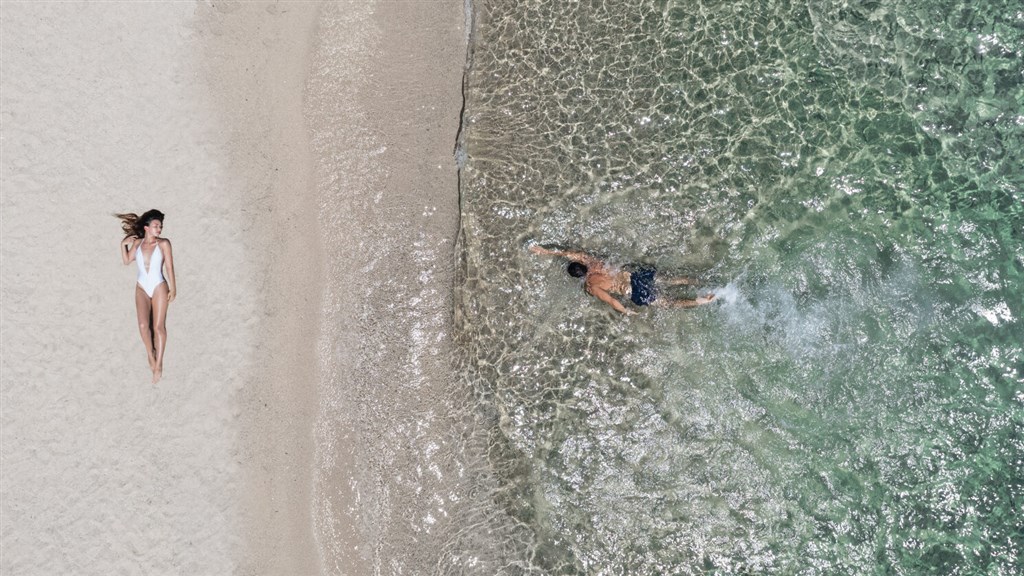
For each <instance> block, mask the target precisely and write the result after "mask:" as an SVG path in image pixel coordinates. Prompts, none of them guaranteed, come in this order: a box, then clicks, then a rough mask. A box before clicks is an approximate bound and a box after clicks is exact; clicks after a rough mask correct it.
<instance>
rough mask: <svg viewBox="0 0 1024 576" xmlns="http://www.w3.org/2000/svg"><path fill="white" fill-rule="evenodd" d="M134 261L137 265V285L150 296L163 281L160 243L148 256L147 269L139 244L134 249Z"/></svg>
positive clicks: (162, 258) (162, 256)
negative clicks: (147, 268)
mask: <svg viewBox="0 0 1024 576" xmlns="http://www.w3.org/2000/svg"><path fill="white" fill-rule="evenodd" d="M135 262H137V263H138V265H139V286H142V289H143V290H145V291H146V295H148V296H149V297H150V298H152V297H153V292H154V291H155V290H156V287H157V286H159V285H161V284H163V283H164V271H163V269H164V254H163V252H161V251H160V245H159V244H157V245H156V247H155V248H153V254H151V255H150V257H149V270H146V262H145V260H144V257H143V256H142V245H141V244H140V245H139V247H138V248H136V249H135Z"/></svg>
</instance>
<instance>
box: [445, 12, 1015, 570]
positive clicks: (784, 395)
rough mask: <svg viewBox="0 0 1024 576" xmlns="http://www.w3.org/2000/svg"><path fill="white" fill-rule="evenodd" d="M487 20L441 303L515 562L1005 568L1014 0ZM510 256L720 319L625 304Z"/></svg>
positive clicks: (559, 566)
mask: <svg viewBox="0 0 1024 576" xmlns="http://www.w3.org/2000/svg"><path fill="white" fill-rule="evenodd" d="M476 10H477V14H478V20H477V26H476V33H475V38H474V50H473V61H472V69H471V70H470V72H469V77H468V84H467V108H466V117H465V118H466V141H465V147H464V152H465V154H466V161H465V167H464V168H465V169H464V171H463V175H462V206H463V219H462V235H463V237H462V254H463V258H464V262H463V265H462V266H463V272H462V277H461V279H460V288H459V290H458V301H457V310H456V314H457V321H458V327H459V335H458V342H459V344H460V347H461V355H460V364H461V369H462V373H463V374H464V377H465V379H466V382H467V384H468V385H469V386H470V387H471V388H472V389H473V391H474V395H475V398H476V402H477V403H478V405H477V409H478V411H479V412H480V413H482V414H485V415H486V416H487V420H486V421H487V422H488V425H489V426H490V429H489V437H490V442H489V446H490V447H491V448H490V455H489V456H490V464H491V466H492V468H493V469H494V470H495V471H496V472H497V474H498V476H499V478H500V485H501V489H500V490H499V491H497V492H496V493H495V494H494V498H495V499H496V500H497V501H499V502H500V504H501V505H502V506H503V507H504V509H505V510H507V511H508V513H509V514H510V515H511V517H512V518H513V519H515V521H516V522H517V523H521V525H522V526H524V527H526V528H527V530H526V532H527V533H528V534H529V535H530V536H529V541H528V542H527V543H526V546H527V548H528V554H527V557H526V559H525V560H524V561H523V563H522V564H520V565H516V566H510V567H509V568H508V571H509V572H510V573H517V572H541V573H551V574H708V573H714V574H1007V575H1009V574H1020V573H1024V516H1022V515H1021V512H1020V511H1021V509H1024V344H1022V343H1024V169H1022V163H1024V66H1022V64H1021V62H1024V7H1022V6H1021V5H1020V4H1019V3H1017V2H1009V1H1007V2H1000V1H991V0H989V1H981V2H975V3H970V4H968V3H961V2H949V1H939V0H924V1H921V2H909V1H900V2H897V1H866V2H850V1H845V2H843V1H821V2H785V1H781V2H773V1H766V2H749V1H735V2H724V3H720V2H699V1H689V0H688V1H680V2H648V1H637V0H607V1H599V0H593V1H591V0H583V1H580V2H570V1H567V2H551V1H538V0H486V1H483V2H478V3H477V6H476ZM530 242H540V243H542V244H545V245H549V246H550V245H555V246H561V247H570V248H578V249H583V250H587V251H589V252H592V253H594V254H597V255H600V256H603V257H606V258H608V259H609V260H611V261H612V262H617V263H622V264H624V263H628V262H648V263H653V264H656V265H657V266H658V267H659V269H661V270H662V271H664V272H666V273H680V274H691V275H694V276H696V277H698V278H700V279H701V280H703V281H704V282H705V287H706V289H707V290H713V291H714V292H715V293H716V294H717V295H718V298H719V302H718V303H716V304H714V305H710V306H705V307H702V308H699V309H696V310H674V311H669V310H654V309H650V310H645V311H644V312H643V313H642V314H641V315H638V316H634V317H631V318H623V317H619V316H617V315H616V314H615V313H614V312H613V311H612V310H611V309H610V308H608V307H607V306H604V305H603V304H600V303H599V302H596V301H595V300H593V299H589V298H587V297H586V295H585V294H584V293H583V292H582V291H581V289H580V285H579V284H578V282H577V281H575V280H574V279H572V278H570V277H568V276H567V275H566V274H565V273H564V272H563V270H564V262H561V261H557V260H553V259H547V258H542V257H538V256H534V255H533V254H530V253H529V252H528V251H527V250H526V247H527V246H528V244H529V243H530ZM693 293H694V292H693V291H690V292H686V291H683V292H680V295H692V294H693Z"/></svg>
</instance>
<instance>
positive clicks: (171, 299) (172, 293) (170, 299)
mask: <svg viewBox="0 0 1024 576" xmlns="http://www.w3.org/2000/svg"><path fill="white" fill-rule="evenodd" d="M175 295H177V292H176V291H174V290H170V291H168V292H167V303H168V304H170V303H171V302H174V296H175Z"/></svg>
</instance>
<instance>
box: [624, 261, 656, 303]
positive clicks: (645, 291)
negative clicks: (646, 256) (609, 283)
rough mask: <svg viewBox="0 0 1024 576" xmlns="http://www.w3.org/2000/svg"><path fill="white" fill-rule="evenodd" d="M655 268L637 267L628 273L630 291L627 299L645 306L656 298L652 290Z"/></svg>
mask: <svg viewBox="0 0 1024 576" xmlns="http://www.w3.org/2000/svg"><path fill="white" fill-rule="evenodd" d="M654 274H655V270H654V268H651V267H641V268H637V269H636V270H634V271H633V272H631V273H630V274H629V284H630V286H631V288H632V293H631V294H630V296H629V299H630V300H632V301H633V304H636V305H637V306H647V305H649V304H650V303H651V302H654V300H655V299H656V298H657V294H656V293H655V291H654Z"/></svg>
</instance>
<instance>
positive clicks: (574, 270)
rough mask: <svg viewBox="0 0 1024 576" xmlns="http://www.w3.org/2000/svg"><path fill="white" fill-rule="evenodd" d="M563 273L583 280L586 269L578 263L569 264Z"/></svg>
mask: <svg viewBox="0 0 1024 576" xmlns="http://www.w3.org/2000/svg"><path fill="white" fill-rule="evenodd" d="M565 271H566V272H568V273H569V276H572V277H573V278H583V277H584V276H586V275H587V267H586V266H584V265H583V264H580V263H579V262H569V266H567V267H566V269H565Z"/></svg>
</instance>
